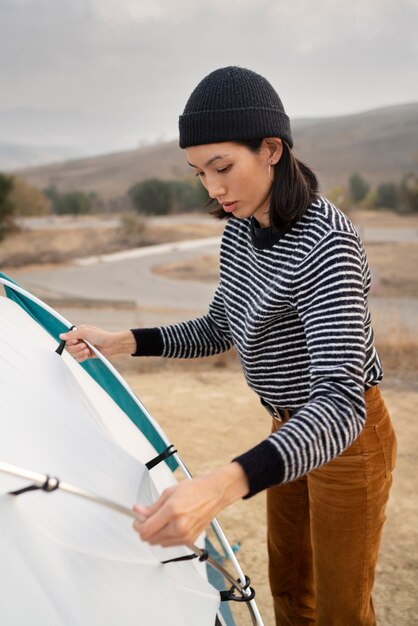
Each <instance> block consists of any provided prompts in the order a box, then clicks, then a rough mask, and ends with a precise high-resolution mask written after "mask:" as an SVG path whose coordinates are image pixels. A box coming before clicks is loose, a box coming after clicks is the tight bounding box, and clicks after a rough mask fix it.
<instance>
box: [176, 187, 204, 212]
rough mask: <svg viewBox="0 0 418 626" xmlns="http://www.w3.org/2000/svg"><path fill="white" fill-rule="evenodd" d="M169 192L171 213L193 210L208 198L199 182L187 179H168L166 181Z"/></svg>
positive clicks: (202, 204)
mask: <svg viewBox="0 0 418 626" xmlns="http://www.w3.org/2000/svg"><path fill="white" fill-rule="evenodd" d="M167 185H168V188H169V190H170V194H171V210H172V211H173V213H181V212H184V211H195V210H196V209H200V208H201V207H202V206H204V205H205V204H206V202H207V201H208V199H209V196H208V193H207V191H206V189H205V188H204V187H203V185H201V184H200V183H197V184H196V182H195V181H189V180H170V181H168V182H167Z"/></svg>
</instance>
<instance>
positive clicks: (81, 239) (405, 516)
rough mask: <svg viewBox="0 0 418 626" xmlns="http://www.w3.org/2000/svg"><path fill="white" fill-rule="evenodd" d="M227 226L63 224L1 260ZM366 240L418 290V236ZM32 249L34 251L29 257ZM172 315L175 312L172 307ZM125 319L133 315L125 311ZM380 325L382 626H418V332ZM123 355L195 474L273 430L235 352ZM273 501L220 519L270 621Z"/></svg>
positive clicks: (187, 271) (126, 370) (406, 289)
mask: <svg viewBox="0 0 418 626" xmlns="http://www.w3.org/2000/svg"><path fill="white" fill-rule="evenodd" d="M353 218H354V220H355V221H356V224H357V225H358V226H362V225H363V226H364V225H369V226H372V225H376V224H378V225H379V226H382V227H383V226H384V227H386V228H388V229H391V228H397V227H403V228H405V227H407V228H411V229H417V228H418V218H417V217H413V218H400V217H398V216H391V215H390V214H383V215H382V214H379V215H375V214H370V213H365V214H364V213H361V212H357V213H356V214H355V215H354V216H353ZM219 229H220V226H219V224H216V223H214V225H213V230H212V231H211V232H208V231H207V229H205V230H203V231H202V229H201V228H200V227H198V226H196V225H194V226H189V227H186V226H184V225H183V226H181V227H180V226H178V227H176V228H173V227H166V228H165V229H164V228H162V229H161V228H160V229H155V228H154V229H153V228H152V227H151V226H147V227H146V229H145V230H143V229H141V228H140V229H139V233H136V234H135V233H132V232H131V233H130V235H129V233H126V232H125V233H123V232H120V231H117V230H115V229H111V228H103V229H102V230H100V229H99V230H98V231H96V232H95V234H94V236H92V233H91V232H88V231H87V229H86V231H85V232H80V229H78V230H77V231H75V230H74V231H68V230H67V231H65V232H63V233H59V232H57V231H55V232H54V235H53V236H51V232H48V233H46V231H40V232H37V233H32V232H31V233H28V232H27V233H19V234H16V235H15V236H14V239H12V238H10V239H9V240H6V242H4V243H3V244H2V245H1V247H0V258H3V264H4V259H6V258H8V259H9V264H10V265H9V266H11V267H17V266H18V265H20V266H22V265H23V266H25V265H26V264H27V263H30V264H34V263H35V262H38V263H39V260H40V259H39V253H38V251H39V250H43V251H45V250H46V249H48V250H49V253H48V254H50V255H51V256H50V257H48V258H47V259H45V258H44V259H43V260H44V261H47V262H48V263H50V264H51V263H54V262H56V261H59V262H61V263H62V262H66V263H68V262H70V259H71V258H73V257H74V256H76V255H77V254H80V252H82V253H83V255H84V254H86V253H87V254H97V253H98V250H101V251H106V252H109V251H111V250H112V249H115V248H112V245H114V246H116V247H117V246H123V245H127V246H129V247H131V246H133V245H138V243H137V244H135V243H134V239H135V237H138V238H139V239H137V241H141V242H142V243H143V242H146V243H151V242H154V243H156V242H158V241H167V240H170V239H173V238H177V239H186V238H188V237H191V236H195V237H201V236H203V235H204V234H209V235H212V236H213V235H215V234H217V233H218V232H219ZM81 230H83V229H81ZM131 230H132V229H131ZM129 236H130V237H131V238H130V239H129ZM118 237H119V239H117V238H118ZM123 237H128V243H126V244H124V243H123ZM141 237H142V239H141ZM95 238H96V239H95ZM145 240H146V241H145ZM116 241H117V243H115V242H116ZM66 246H68V247H66ZM88 246H90V247H88ZM366 248H367V253H368V258H369V262H370V265H371V267H372V270H373V273H374V275H375V276H377V277H378V280H377V281H376V285H375V295H376V296H377V297H382V298H389V299H395V298H404V297H408V298H412V299H414V300H415V299H416V298H418V278H417V275H416V267H417V262H418V241H417V242H402V243H384V244H374V243H370V244H368V245H367V246H366ZM24 254H27V256H26V257H25V258H23V257H24ZM54 254H55V255H56V256H55V257H54ZM1 255H3V257H2V256H1ZM7 255H8V256H7ZM13 255H15V256H14V257H13ZM19 255H20V257H19ZM22 255H23V256H22ZM13 258H14V261H13ZM10 259H12V262H10ZM19 259H20V261H19ZM22 259H23V260H22ZM6 265H7V263H6ZM217 266H218V260H217V259H216V258H214V257H207V256H206V257H205V256H199V255H197V257H196V259H194V260H193V262H192V263H190V262H188V263H182V264H179V263H177V264H174V265H173V264H171V265H169V266H167V264H164V265H162V264H160V265H159V266H158V267H156V268H154V271H155V272H157V273H162V274H163V275H165V276H171V277H172V278H175V279H180V280H189V279H193V280H201V281H214V280H216V279H217V272H218V269H217ZM2 267H4V265H2ZM383 301H384V300H382V302H383ZM72 307H73V305H72V303H71V302H68V303H67V304H66V305H65V306H64V307H63V309H61V312H62V313H63V314H64V315H66V316H67V317H68V318H70V319H72V321H73V322H74V323H76V324H80V323H94V322H95V320H98V321H97V323H98V324H99V323H102V322H101V321H100V320H105V321H104V322H103V323H104V324H105V325H107V327H108V328H110V329H114V328H117V327H119V324H120V323H121V320H122V317H121V315H122V313H121V312H120V311H117V310H108V311H106V312H103V311H99V310H95V309H94V308H93V309H92V308H90V309H88V310H87V309H85V310H83V309H80V308H77V309H75V308H72ZM152 313H153V312H152V311H147V316H145V311H141V309H140V308H139V309H138V310H137V311H136V312H135V319H136V320H138V325H141V324H142V323H143V322H142V320H143V319H144V318H145V317H147V319H149V316H150V315H151V314H152ZM154 313H155V316H156V319H157V318H158V314H159V313H161V311H160V312H159V311H157V310H156V311H155V312H154ZM166 313H167V315H169V313H170V312H169V311H167V312H166ZM123 319H124V323H125V318H123ZM126 323H127V322H126ZM375 330H376V336H377V337H376V338H377V345H378V348H379V351H380V354H381V356H382V359H383V365H384V368H385V379H384V382H383V384H382V391H383V394H384V397H385V399H386V402H387V405H388V407H389V409H390V413H391V415H392V419H393V422H394V425H395V428H396V431H397V436H398V443H399V456H398V465H397V470H396V473H395V477H394V487H393V490H392V495H391V501H390V506H389V508H388V520H387V524H386V527H385V533H384V539H383V545H382V550H381V556H380V561H379V566H378V574H377V580H376V585H375V595H374V600H375V606H376V609H377V613H378V617H379V623H380V624H381V625H382V626H412V624H414V623H416V616H417V615H418V599H417V594H416V585H415V583H414V581H415V580H416V576H417V572H418V560H417V556H416V554H417V550H416V548H417V541H418V535H417V524H416V519H417V512H418V511H417V504H416V495H415V494H416V489H417V480H416V461H417V446H416V441H417V439H418V421H417V420H416V419H415V416H416V412H417V409H416V407H417V404H418V376H417V374H418V338H417V337H416V336H413V335H411V334H410V333H409V332H408V331H407V330H405V329H402V328H400V327H399V325H397V324H396V320H395V324H394V328H393V332H391V333H383V332H381V330H380V329H379V327H378V326H376V328H375ZM115 362H116V366H117V367H118V369H119V370H120V371H121V372H122V373H123V375H124V376H125V377H126V378H127V380H128V382H129V383H130V384H131V386H132V387H133V389H134V390H135V391H136V392H137V393H138V395H139V396H140V397H141V399H142V401H143V402H144V404H145V406H146V407H147V408H148V410H149V411H150V412H151V413H152V414H153V415H154V416H155V417H156V418H157V419H158V421H159V422H160V424H161V425H162V426H163V428H164V429H165V430H166V432H167V434H168V436H169V438H170V439H171V440H172V441H173V443H174V444H175V445H176V447H177V448H178V449H179V450H180V451H181V454H182V456H183V458H184V459H185V461H186V463H187V465H188V467H189V469H190V470H191V472H192V473H193V474H195V475H199V474H203V473H205V472H208V471H210V470H211V469H212V468H214V467H216V466H218V465H220V464H223V463H227V462H228V461H229V460H230V459H231V458H233V457H234V456H235V455H236V454H237V453H239V452H240V451H243V450H245V449H247V448H249V447H251V446H252V445H254V444H255V443H257V442H258V441H260V440H261V439H263V438H264V437H265V436H266V435H267V434H268V432H269V428H270V422H269V417H268V415H267V413H266V412H265V411H264V410H263V409H262V407H261V406H260V404H259V402H258V399H257V398H256V396H255V394H254V393H253V392H251V391H250V390H249V388H248V387H247V385H246V383H245V381H244V378H243V375H242V372H241V370H240V367H239V364H238V362H237V359H236V358H235V357H234V354H233V353H228V354H226V355H220V356H217V357H212V358H209V359H198V360H197V361H167V360H163V359H159V358H149V359H130V358H123V359H117V360H116V361H115ZM162 389H163V390H164V391H163V393H162ZM264 500H265V499H264V494H259V495H258V496H256V497H255V498H252V499H250V500H249V501H245V502H244V501H242V502H239V503H237V504H235V505H234V506H232V507H230V508H229V509H228V510H226V511H224V512H223V513H222V514H221V515H220V521H221V523H222V525H223V526H224V528H225V530H226V532H227V535H228V537H229V540H230V542H231V543H235V542H240V543H241V549H240V551H239V553H238V556H239V559H240V562H241V564H242V566H243V569H244V571H245V572H246V573H247V574H249V575H250V576H251V579H252V584H253V586H254V587H255V588H256V591H257V601H258V605H259V608H260V611H261V613H262V616H263V619H264V623H265V626H273V616H272V609H271V601H270V597H269V590H268V582H267V566H266V562H267V558H266V542H265V522H264V519H265V513H264V511H265V502H264ZM239 614H240V619H239V622H238V623H239V624H240V626H244V625H246V624H247V623H248V624H249V623H250V621H249V620H248V618H247V616H246V612H245V609H244V608H242V607H240V610H239Z"/></svg>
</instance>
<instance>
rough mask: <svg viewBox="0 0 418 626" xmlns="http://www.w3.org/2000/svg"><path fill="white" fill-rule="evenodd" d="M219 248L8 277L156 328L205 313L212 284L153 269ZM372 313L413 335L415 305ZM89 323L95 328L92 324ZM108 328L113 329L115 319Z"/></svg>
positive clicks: (131, 253) (385, 325)
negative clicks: (127, 309) (136, 313)
mask: <svg viewBox="0 0 418 626" xmlns="http://www.w3.org/2000/svg"><path fill="white" fill-rule="evenodd" d="M382 230H383V229H382ZM219 245H220V238H217V237H215V238H206V239H199V240H192V241H185V242H175V243H170V244H163V245H159V246H148V247H146V248H138V249H136V250H128V251H125V252H119V253H114V254H110V255H103V256H101V257H92V258H89V259H80V260H79V261H78V262H75V263H74V264H73V265H71V266H67V267H60V268H58V269H43V270H36V271H29V272H25V271H16V272H13V271H12V272H10V273H9V274H10V276H11V277H12V278H14V279H15V280H16V281H17V282H18V283H19V284H21V285H22V286H23V287H25V288H27V289H28V290H29V291H32V292H34V293H35V294H37V295H39V296H40V297H41V298H46V299H48V298H49V299H51V298H52V299H56V298H59V299H60V300H64V303H62V304H60V307H62V306H64V307H65V304H66V302H68V306H71V307H73V306H74V302H77V301H80V300H81V301H85V302H84V304H88V303H89V302H90V304H91V305H93V306H94V305H95V304H96V305H97V301H100V302H101V303H102V304H108V305H109V308H111V307H112V306H113V305H114V304H120V303H121V302H122V303H125V304H127V303H130V304H131V309H133V308H136V307H139V309H142V314H141V315H140V321H141V324H142V323H144V317H145V321H146V323H147V324H149V323H151V324H154V325H158V324H161V323H170V322H172V321H178V320H179V319H183V318H189V317H193V316H194V315H199V314H201V313H203V312H205V311H206V310H207V307H208V304H209V302H210V301H211V299H212V296H213V294H214V291H215V289H216V284H208V283H201V282H197V281H189V280H173V279H169V278H164V277H163V276H159V275H157V274H154V273H153V272H152V268H153V267H154V266H156V265H160V264H162V263H170V262H175V261H180V260H185V259H193V258H196V257H199V256H202V255H216V254H218V253H219ZM132 305H134V306H132ZM370 308H371V312H372V316H373V319H374V325H375V327H376V328H378V329H379V332H387V333H389V332H390V333H394V332H395V333H398V332H399V329H400V331H401V333H402V332H405V333H409V332H416V331H417V326H418V300H417V299H414V298H384V297H378V296H373V297H371V298H370ZM147 309H148V310H149V313H148V314H146V315H145V316H144V314H143V312H144V310H145V311H146V310H147ZM96 310H97V309H96ZM168 310H170V313H168ZM92 313H93V311H92ZM113 315H115V314H114V313H113ZM121 315H122V313H120V314H119V318H120V317H121ZM87 317H88V316H87ZM109 317H111V316H110V315H109V314H108V316H107V318H109ZM116 317H117V316H116ZM85 318H86V315H85V314H84V315H83V319H85ZM107 318H106V319H107ZM89 321H90V320H89ZM105 321H106V320H105ZM91 322H92V323H94V320H91ZM96 323H98V324H99V323H100V322H99V321H97V322H96ZM121 323H122V320H121ZM107 325H109V324H107ZM110 325H111V326H114V323H113V318H112V320H111V324H110Z"/></svg>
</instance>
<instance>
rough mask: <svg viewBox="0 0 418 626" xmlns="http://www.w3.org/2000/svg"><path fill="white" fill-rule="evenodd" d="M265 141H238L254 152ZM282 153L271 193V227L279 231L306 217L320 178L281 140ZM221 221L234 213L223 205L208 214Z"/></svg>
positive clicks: (209, 204) (211, 201)
mask: <svg viewBox="0 0 418 626" xmlns="http://www.w3.org/2000/svg"><path fill="white" fill-rule="evenodd" d="M262 141H263V140H262V139H250V140H247V141H235V142H234V143H238V144H240V145H242V146H246V147H247V148H248V149H249V150H251V152H255V153H257V152H259V150H260V148H261V144H262ZM282 144H283V154H282V156H281V158H280V161H279V162H278V163H277V165H276V166H275V174H274V180H273V184H272V187H271V193H270V209H269V212H270V224H271V225H272V226H273V227H275V228H277V229H283V228H290V227H291V226H293V224H295V223H296V222H297V221H298V220H299V219H300V218H301V217H302V215H304V213H305V212H306V210H307V209H308V207H309V206H310V205H311V204H312V202H313V201H314V200H315V198H316V197H317V194H318V179H317V178H316V176H315V174H314V173H313V171H312V170H311V169H310V168H309V167H308V166H307V165H305V164H304V163H302V162H301V161H299V160H298V159H296V158H295V157H294V156H293V153H292V151H291V149H290V148H289V146H288V144H287V143H286V141H284V140H283V139H282ZM213 202H216V203H217V201H216V200H214V199H211V200H210V201H209V202H208V203H207V204H206V207H205V208H210V207H211V205H212V203H213ZM209 213H210V214H211V215H213V216H214V217H217V218H218V219H228V218H230V217H231V216H232V214H231V213H226V212H225V211H224V210H223V208H222V207H221V206H218V203H217V206H216V207H214V208H213V209H211V210H210V211H209Z"/></svg>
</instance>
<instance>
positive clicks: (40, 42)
mask: <svg viewBox="0 0 418 626" xmlns="http://www.w3.org/2000/svg"><path fill="white" fill-rule="evenodd" d="M417 27H418V0H351V2H345V1H343V0H316V2H312V0H202V1H199V0H0V85H1V94H2V96H1V101H0V111H4V110H7V109H14V108H16V107H29V108H34V109H46V110H58V111H63V110H65V111H75V112H81V113H83V114H84V113H86V114H94V116H96V118H97V119H98V120H101V122H99V126H100V123H103V125H104V126H106V127H107V128H108V129H109V128H110V127H111V128H112V129H114V130H115V132H116V134H117V135H118V141H119V143H120V146H119V147H123V146H124V145H126V146H129V145H131V146H135V145H136V144H137V143H138V141H139V140H140V139H141V138H142V139H148V140H155V139H157V138H158V139H169V138H174V137H175V136H176V133H177V120H178V115H179V114H180V113H181V111H182V109H183V107H184V104H185V102H186V100H187V97H188V96H189V94H190V92H191V90H192V89H193V88H194V87H195V85H196V84H197V83H198V82H199V80H201V79H202V78H203V77H204V76H205V75H206V74H207V73H209V72H210V71H212V70H214V69H216V68H218V67H223V66H226V65H241V66H243V67H248V68H250V69H253V70H255V71H257V72H259V73H261V74H263V75H264V76H266V77H267V78H268V79H269V80H270V82H271V83H272V84H273V86H274V87H275V88H276V89H277V91H278V93H279V95H280V97H281V98H282V101H283V103H284V105H285V108H286V110H287V112H288V114H289V115H290V117H291V118H295V117H324V116H329V115H340V114H344V113H352V112H359V111H365V110H368V109H372V108H375V107H380V106H385V105H391V104H397V103H405V102H413V101H418V70H417V68H418V36H417V32H418V28H417ZM1 132H2V130H1V128H0V140H1V138H2V137H1Z"/></svg>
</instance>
